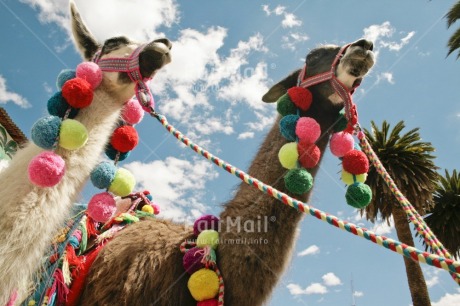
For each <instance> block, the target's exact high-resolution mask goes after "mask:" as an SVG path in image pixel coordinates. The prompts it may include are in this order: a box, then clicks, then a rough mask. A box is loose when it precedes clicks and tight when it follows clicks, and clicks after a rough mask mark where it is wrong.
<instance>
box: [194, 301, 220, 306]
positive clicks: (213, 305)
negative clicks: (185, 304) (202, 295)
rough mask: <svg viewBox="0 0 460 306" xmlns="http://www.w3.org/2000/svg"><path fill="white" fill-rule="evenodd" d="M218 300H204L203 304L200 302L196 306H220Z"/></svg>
mask: <svg viewBox="0 0 460 306" xmlns="http://www.w3.org/2000/svg"><path fill="white" fill-rule="evenodd" d="M217 302H218V300H216V299H210V300H204V301H201V302H198V303H197V304H196V305H197V306H217V305H218V303H217Z"/></svg>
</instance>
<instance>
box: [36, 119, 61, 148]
mask: <svg viewBox="0 0 460 306" xmlns="http://www.w3.org/2000/svg"><path fill="white" fill-rule="evenodd" d="M60 127H61V119H60V118H59V117H56V116H47V117H44V118H41V119H40V120H38V121H37V122H35V124H34V125H33V126H32V131H31V138H32V140H33V142H34V143H35V144H36V145H37V146H39V147H40V148H43V149H47V150H50V149H52V148H53V146H54V143H55V142H56V140H57V137H58V136H59V128H60Z"/></svg>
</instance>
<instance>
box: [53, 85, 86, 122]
mask: <svg viewBox="0 0 460 306" xmlns="http://www.w3.org/2000/svg"><path fill="white" fill-rule="evenodd" d="M69 108H70V109H71V110H70V113H69V116H68V118H71V119H72V118H75V116H76V115H78V109H77V108H73V107H71V106H70V104H69V103H67V101H66V100H65V99H64V97H63V96H62V92H61V91H58V92H56V93H55V94H54V95H53V96H52V97H51V98H49V100H48V104H47V109H48V113H49V114H50V115H52V116H57V117H59V118H63V117H64V116H65V113H66V112H67V110H68V109H69Z"/></svg>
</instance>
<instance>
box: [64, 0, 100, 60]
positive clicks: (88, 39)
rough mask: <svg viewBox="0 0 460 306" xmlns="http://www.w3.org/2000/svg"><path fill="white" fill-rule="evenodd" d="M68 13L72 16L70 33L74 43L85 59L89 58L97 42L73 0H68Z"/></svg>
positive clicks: (93, 52) (92, 54)
mask: <svg viewBox="0 0 460 306" xmlns="http://www.w3.org/2000/svg"><path fill="white" fill-rule="evenodd" d="M70 14H71V16H72V34H73V38H74V40H75V45H76V47H77V48H78V50H80V53H81V54H82V55H83V57H84V58H85V59H86V60H91V59H92V58H93V56H94V54H95V53H96V51H97V50H98V49H99V44H98V43H97V41H96V39H95V38H94V36H93V35H92V34H91V32H90V31H89V30H88V28H87V27H86V25H85V24H84V23H83V21H82V19H81V17H80V13H78V10H77V7H76V6H75V3H74V2H73V0H71V1H70Z"/></svg>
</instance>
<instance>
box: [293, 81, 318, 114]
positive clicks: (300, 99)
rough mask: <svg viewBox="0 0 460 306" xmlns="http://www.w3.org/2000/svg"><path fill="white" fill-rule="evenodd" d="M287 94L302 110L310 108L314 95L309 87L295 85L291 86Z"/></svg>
mask: <svg viewBox="0 0 460 306" xmlns="http://www.w3.org/2000/svg"><path fill="white" fill-rule="evenodd" d="M287 94H288V95H289V98H291V101H292V102H293V103H294V104H295V105H296V106H297V107H298V108H300V109H301V110H303V111H306V110H308V109H309V108H310V105H311V101H312V100H313V97H312V95H311V92H310V91H309V90H308V89H306V88H303V87H299V86H295V87H291V88H289V89H288V91H287Z"/></svg>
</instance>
